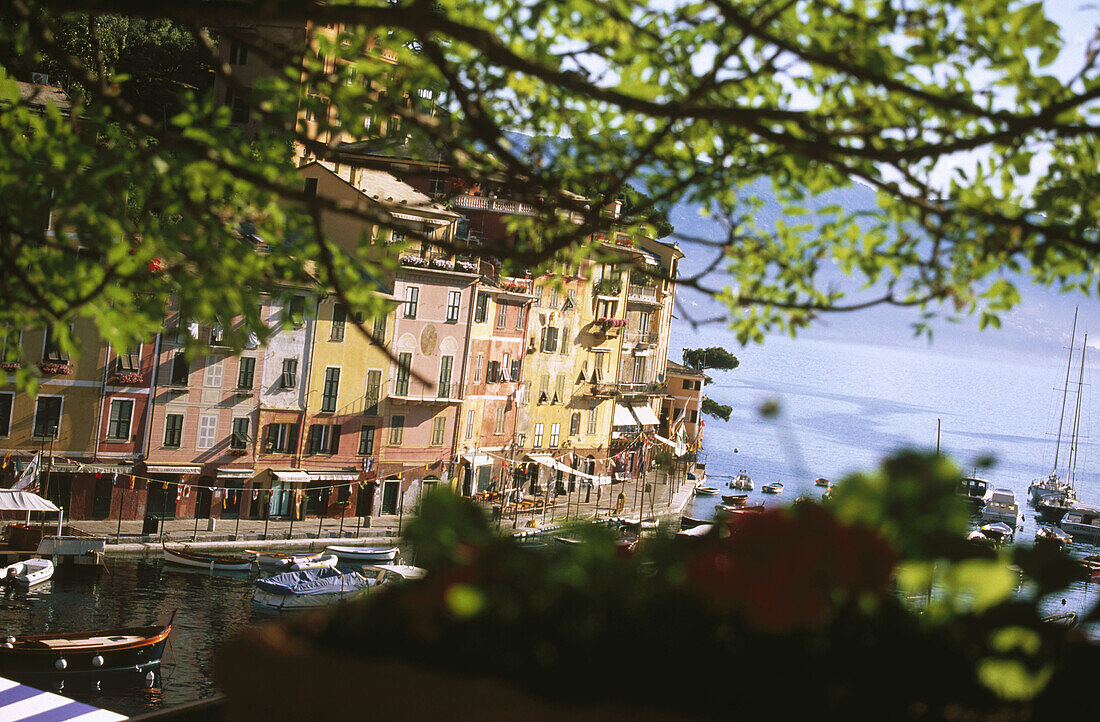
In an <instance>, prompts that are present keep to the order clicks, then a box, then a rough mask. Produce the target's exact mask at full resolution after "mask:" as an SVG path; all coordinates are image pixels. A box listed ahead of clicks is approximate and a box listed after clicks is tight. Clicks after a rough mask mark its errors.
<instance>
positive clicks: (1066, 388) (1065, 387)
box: [1050, 308, 1077, 474]
mask: <svg viewBox="0 0 1100 722" xmlns="http://www.w3.org/2000/svg"><path fill="white" fill-rule="evenodd" d="M1076 336H1077V309H1076V308H1075V309H1073V330H1072V331H1070V333H1069V359H1068V360H1067V361H1066V383H1065V384H1064V385H1063V386H1062V413H1061V414H1059V415H1058V443H1057V444H1055V445H1054V469H1052V470H1051V472H1050V473H1052V474H1057V473H1058V452H1059V451H1061V450H1062V424H1064V423H1065V420H1066V395H1067V394H1068V393H1069V372H1070V369H1071V368H1072V367H1073V339H1074V338H1075V337H1076Z"/></svg>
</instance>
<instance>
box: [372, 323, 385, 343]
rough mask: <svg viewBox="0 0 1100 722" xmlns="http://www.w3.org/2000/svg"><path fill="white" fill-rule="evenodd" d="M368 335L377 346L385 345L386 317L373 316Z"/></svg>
mask: <svg viewBox="0 0 1100 722" xmlns="http://www.w3.org/2000/svg"><path fill="white" fill-rule="evenodd" d="M370 337H371V339H372V340H373V341H374V343H375V344H377V345H378V346H385V345H386V317H385V316H375V317H374V324H373V326H372V328H371V332H370Z"/></svg>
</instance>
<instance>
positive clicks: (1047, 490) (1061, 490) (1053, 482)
mask: <svg viewBox="0 0 1100 722" xmlns="http://www.w3.org/2000/svg"><path fill="white" fill-rule="evenodd" d="M1076 335H1077V311H1076V310H1075V311H1074V312H1073V330H1072V331H1071V332H1070V337H1069V338H1070V342H1069V359H1068V360H1067V361H1066V380H1065V384H1064V386H1063V387H1062V410H1061V412H1060V413H1059V414H1058V440H1057V442H1056V443H1055V445H1054V466H1053V467H1052V468H1051V472H1050V474H1049V475H1048V476H1046V477H1044V478H1042V479H1037V480H1035V481H1033V482H1031V484H1029V485H1028V487H1027V493H1028V496H1029V499H1028V500H1029V501H1030V502H1031V503H1032V504H1033V505H1035V506H1038V505H1039V503H1040V502H1042V501H1043V500H1044V499H1050V498H1054V499H1057V500H1058V502H1059V503H1060V504H1061V505H1062V506H1073V505H1074V504H1076V503H1077V495H1076V492H1075V491H1074V478H1075V476H1076V473H1077V439H1078V433H1079V431H1080V419H1081V397H1082V394H1081V387H1082V386H1083V385H1084V380H1085V350H1086V349H1087V348H1088V345H1089V335H1088V334H1087V333H1086V334H1085V339H1084V341H1083V342H1082V343H1081V372H1080V376H1079V377H1078V379H1077V403H1076V409H1075V411H1074V414H1073V426H1072V427H1071V429H1070V444H1069V456H1068V457H1067V459H1068V473H1067V474H1066V477H1067V478H1059V477H1058V458H1059V454H1060V452H1061V451H1062V427H1063V422H1064V421H1065V414H1066V397H1067V396H1068V395H1069V377H1070V371H1071V370H1072V369H1073V342H1074V341H1075V340H1076Z"/></svg>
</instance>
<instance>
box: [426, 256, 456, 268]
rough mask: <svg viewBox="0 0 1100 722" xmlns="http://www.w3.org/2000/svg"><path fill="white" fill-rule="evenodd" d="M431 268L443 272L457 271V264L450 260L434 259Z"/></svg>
mask: <svg viewBox="0 0 1100 722" xmlns="http://www.w3.org/2000/svg"><path fill="white" fill-rule="evenodd" d="M430 264H431V267H432V268H436V269H439V270H441V271H453V270H455V262H454V261H452V260H450V259H449V258H433V259H431V261H430Z"/></svg>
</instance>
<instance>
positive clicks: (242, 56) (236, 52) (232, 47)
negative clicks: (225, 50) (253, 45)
mask: <svg viewBox="0 0 1100 722" xmlns="http://www.w3.org/2000/svg"><path fill="white" fill-rule="evenodd" d="M229 64H230V65H247V64H248V46H247V45H241V44H240V43H238V42H237V41H236V40H234V41H233V42H231V43H230V44H229Z"/></svg>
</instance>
